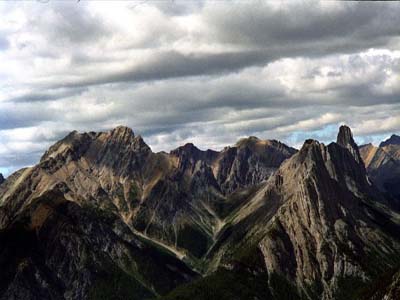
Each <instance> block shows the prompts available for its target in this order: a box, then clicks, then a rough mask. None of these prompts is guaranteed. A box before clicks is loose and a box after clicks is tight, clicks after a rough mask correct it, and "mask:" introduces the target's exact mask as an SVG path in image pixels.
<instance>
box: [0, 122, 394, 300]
mask: <svg viewBox="0 0 400 300" xmlns="http://www.w3.org/2000/svg"><path fill="white" fill-rule="evenodd" d="M0 270H1V271H0V299H1V300H6V299H7V300H8V299H15V300H17V299H18V300H19V299H27V300H29V299H35V300H36V299H37V300H39V299H40V300H47V299H49V300H50V299H51V300H53V299H54V300H56V299H57V300H58V299H60V300H61V299H68V300H69V299H71V300H72V299H74V300H81V299H132V300H133V299H136V300H140V299H162V300H178V299H179V300H186V299H187V300H189V299H190V300H200V299H201V300H203V299H204V300H206V299H215V300H217V299H218V300H219V299H221V300H224V299H227V300H228V299H229V300H236V299H237V300H239V299H240V300H247V299H252V300H256V299H257V300H263V299H265V300H285V299H291V300H294V299H297V300H314V299H315V300H316V299H323V300H351V299H354V300H381V299H385V300H396V299H400V137H399V136H396V135H393V136H392V137H391V138H390V139H388V140H386V141H384V142H382V143H381V144H380V145H379V147H376V146H373V145H372V144H368V145H363V146H360V147H358V146H357V145H356V143H355V142H354V140H353V135H352V133H351V130H350V128H349V127H347V126H341V127H340V129H339V132H338V135H337V141H336V142H332V143H330V144H329V145H325V144H323V143H320V142H318V141H316V140H306V141H305V142H304V144H303V146H302V147H301V149H300V150H296V149H294V148H291V147H289V146H287V145H285V144H283V143H281V142H279V141H276V140H260V139H258V138H256V137H249V138H245V139H241V140H239V141H238V142H237V143H236V144H235V145H234V146H229V147H225V148H224V149H223V150H222V151H220V152H217V151H213V150H207V151H202V150H199V149H198V148H196V146H194V145H193V144H186V145H184V146H182V147H179V148H177V149H175V150H172V151H171V152H170V153H165V152H158V153H154V152H152V150H151V149H150V147H149V146H148V145H147V144H146V143H145V142H144V140H143V139H142V138H141V136H139V135H135V134H134V133H133V131H132V130H131V129H130V128H127V127H123V126H120V127H117V128H115V129H113V130H111V131H108V132H88V133H78V132H76V131H74V132H71V133H70V134H68V135H67V136H66V137H65V138H63V139H62V140H60V141H59V142H57V143H56V144H54V145H53V146H51V147H50V148H49V149H48V150H47V151H46V152H45V153H44V155H43V156H42V158H41V159H40V162H39V163H38V164H37V165H35V166H33V167H28V168H24V169H21V170H19V171H17V172H15V173H13V174H11V175H10V176H8V177H7V178H6V179H4V178H3V176H1V175H0Z"/></svg>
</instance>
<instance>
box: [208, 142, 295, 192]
mask: <svg viewBox="0 0 400 300" xmlns="http://www.w3.org/2000/svg"><path fill="white" fill-rule="evenodd" d="M294 153H296V150H295V149H293V148H290V147H288V146H286V145H285V144H282V143H280V142H278V141H276V140H270V141H269V140H267V141H265V140H264V141H263V140H259V139H258V138H256V137H249V138H247V139H242V140H240V141H239V142H238V143H237V144H236V145H235V147H228V148H225V149H224V150H223V151H222V152H221V153H220V154H219V156H218V157H217V159H216V162H215V163H214V164H213V171H214V175H215V177H216V179H217V181H218V183H219V184H220V186H221V189H222V190H223V191H224V192H225V193H231V192H233V191H235V190H236V189H237V188H240V187H244V186H251V185H256V184H258V183H260V182H262V181H263V180H265V179H267V178H268V177H269V176H270V175H271V174H272V173H273V172H274V171H275V170H276V169H277V168H278V167H279V166H280V165H281V163H282V162H283V161H284V160H286V159H287V158H289V157H290V156H292V155H293V154H294Z"/></svg>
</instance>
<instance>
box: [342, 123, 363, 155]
mask: <svg viewBox="0 0 400 300" xmlns="http://www.w3.org/2000/svg"><path fill="white" fill-rule="evenodd" d="M336 143H337V144H339V145H340V146H342V147H344V148H347V149H348V150H349V151H350V153H351V154H352V155H353V157H354V159H355V160H356V161H357V162H358V163H360V162H362V160H361V157H360V152H359V150H358V146H357V144H356V143H355V142H354V139H353V134H352V132H351V129H350V127H348V126H346V125H342V126H340V128H339V133H338V135H337V139H336Z"/></svg>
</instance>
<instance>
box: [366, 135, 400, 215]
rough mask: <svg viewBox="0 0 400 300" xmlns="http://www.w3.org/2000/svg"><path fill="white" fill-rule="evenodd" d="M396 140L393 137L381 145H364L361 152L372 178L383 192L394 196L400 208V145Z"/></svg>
mask: <svg viewBox="0 0 400 300" xmlns="http://www.w3.org/2000/svg"><path fill="white" fill-rule="evenodd" d="M392 137H396V136H395V135H393V136H392ZM391 140H393V141H394V142H391ZM396 140H397V139H395V138H391V139H389V140H387V141H385V142H382V143H381V144H380V146H379V147H375V146H373V145H372V144H367V145H363V146H362V147H361V148H360V153H361V157H362V159H363V161H364V163H365V166H366V168H367V172H368V175H369V177H370V178H371V180H372V181H373V182H374V184H376V186H377V187H378V188H379V189H380V190H381V191H382V192H384V193H385V194H387V195H388V196H390V197H391V198H393V199H392V203H393V206H394V207H395V208H396V209H400V145H397V144H396V143H395V142H396Z"/></svg>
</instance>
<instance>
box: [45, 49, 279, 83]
mask: <svg viewBox="0 0 400 300" xmlns="http://www.w3.org/2000/svg"><path fill="white" fill-rule="evenodd" d="M272 59H273V56H271V55H270V54H268V53H265V52H260V51H242V52H231V53H218V54H211V53H194V54H183V53H179V52H176V51H168V52H156V53H154V54H153V55H152V57H151V58H149V59H148V61H146V62H144V63H139V64H138V65H136V66H134V67H132V68H131V69H129V68H128V69H126V70H123V71H120V72H115V73H113V74H105V75H100V76H95V77H92V78H88V79H84V80H78V81H72V82H67V83H63V84H61V85H55V86H52V87H53V88H54V87H57V88H58V87H74V88H75V87H82V86H90V85H98V84H107V83H115V82H143V81H153V80H161V79H170V78H179V77H190V76H201V75H216V74H226V73H229V72H233V71H236V70H240V69H242V68H244V67H250V66H254V65H257V64H265V63H267V62H268V61H271V60H272ZM50 87H51V86H50Z"/></svg>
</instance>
